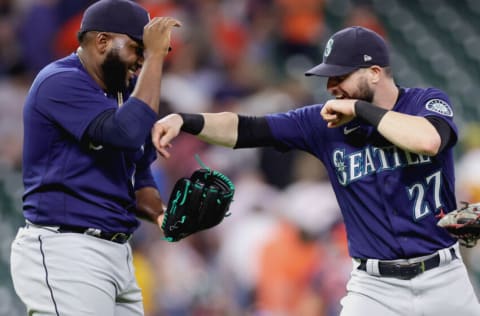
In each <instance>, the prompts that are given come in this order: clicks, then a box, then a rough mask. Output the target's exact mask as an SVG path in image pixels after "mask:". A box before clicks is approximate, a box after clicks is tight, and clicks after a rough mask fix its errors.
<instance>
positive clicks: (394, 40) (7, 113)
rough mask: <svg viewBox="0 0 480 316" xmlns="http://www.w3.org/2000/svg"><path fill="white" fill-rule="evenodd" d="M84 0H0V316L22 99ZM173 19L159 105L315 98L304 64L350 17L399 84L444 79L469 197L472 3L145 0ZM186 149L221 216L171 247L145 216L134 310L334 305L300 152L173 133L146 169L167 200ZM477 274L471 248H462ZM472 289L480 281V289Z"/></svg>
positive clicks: (474, 161) (339, 246)
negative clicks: (231, 192)
mask: <svg viewBox="0 0 480 316" xmlns="http://www.w3.org/2000/svg"><path fill="white" fill-rule="evenodd" d="M92 2H93V1H87V0H76V1H72V0H0V315H9V316H10V315H22V314H24V309H23V307H22V305H21V303H20V302H19V301H18V299H17V298H16V296H15V294H14V292H13V289H12V285H11V280H10V275H9V253H10V243H11V240H12V239H13V237H14V235H15V232H16V229H17V228H18V227H19V226H20V225H21V224H22V217H21V194H22V183H21V145H22V122H21V112H22V106H23V100H24V98H25V95H26V93H27V91H28V88H29V85H30V83H31V80H32V78H33V77H34V75H35V74H36V72H38V70H39V69H40V68H41V67H42V66H44V65H45V64H47V63H48V62H49V61H51V60H53V59H55V58H57V57H60V56H64V55H66V54H69V53H71V52H72V51H73V50H74V49H75V47H76V38H75V32H76V30H77V29H78V25H79V21H80V18H81V12H82V10H83V9H84V8H85V7H86V6H88V5H89V4H90V3H92ZM140 2H141V3H142V4H144V5H145V6H147V7H148V8H149V10H150V12H151V13H152V15H171V16H175V17H177V18H178V19H179V20H181V21H182V22H183V27H182V28H181V29H179V30H174V35H173V47H174V50H173V52H172V54H171V55H170V56H169V58H168V63H167V65H166V71H165V75H164V79H163V83H162V98H163V101H162V112H163V114H165V113H169V112H170V111H187V112H200V111H223V110H230V111H236V112H239V113H243V114H263V113H268V112H273V111H283V110H287V109H289V108H293V107H295V106H301V105H305V104H310V103H315V102H322V101H324V100H326V99H327V98H328V97H329V96H328V95H327V94H326V93H325V88H324V86H325V80H324V79H320V78H309V79H308V80H307V79H306V78H305V77H304V76H303V72H304V70H306V69H308V68H309V67H311V66H312V65H314V64H316V63H318V62H320V60H321V54H322V51H321V47H323V45H324V43H325V42H326V40H327V39H328V37H329V35H331V34H332V32H334V31H336V30H338V29H339V28H342V27H344V26H347V25H363V26H366V27H370V28H372V29H374V30H375V31H377V32H378V33H380V34H381V35H383V36H384V37H385V38H386V39H387V41H388V43H389V44H390V46H391V49H392V61H393V63H392V67H393V71H394V75H395V77H396V79H397V82H398V83H399V84H400V85H405V86H423V87H426V86H435V87H438V88H441V89H443V90H444V91H446V92H447V93H448V94H449V96H450V97H451V101H452V103H453V105H454V109H455V111H456V122H457V124H458V125H459V129H460V133H461V134H460V145H459V146H458V149H457V152H456V153H457V155H456V161H457V183H458V199H459V201H462V200H469V201H480V150H479V149H478V148H480V125H479V123H478V122H479V119H480V106H479V105H478V104H477V103H478V92H477V91H478V87H480V33H479V25H480V1H476V0H450V1H449V0H403V1H402V0H370V1H353V0H262V1H260V0H184V1H181V0H178V1H174V0H170V1H169V0H163V1H162V0H145V1H140ZM195 153H199V154H200V156H201V158H202V159H203V160H204V161H205V162H206V163H207V164H208V165H210V166H212V167H214V168H218V169H219V170H221V171H222V172H224V173H226V174H227V175H229V176H230V177H232V178H233V180H234V182H235V183H236V185H237V193H236V198H235V202H234V204H233V205H232V213H233V215H232V216H231V217H230V218H228V219H226V220H225V221H224V222H223V223H222V224H221V225H220V226H219V227H217V228H215V229H212V230H211V231H208V232H205V233H201V234H198V235H196V236H192V237H190V238H188V239H187V240H184V241H182V242H180V243H177V244H168V243H167V242H165V241H163V240H161V235H160V234H159V232H158V230H157V228H156V227H154V226H153V225H150V224H147V223H143V224H142V227H141V229H140V230H139V231H138V232H137V234H136V236H135V238H134V239H133V241H132V244H133V246H134V250H135V264H136V268H137V273H138V278H139V281H140V283H141V285H142V286H143V288H144V295H145V303H146V314H147V315H149V316H159V315H175V316H176V315H178V316H180V315H327V316H330V315H336V314H337V313H338V309H339V298H340V297H342V295H343V294H344V285H345V282H346V280H347V278H348V274H349V272H350V259H349V258H348V254H347V253H346V245H345V235H344V231H343V226H342V223H341V219H340V217H339V214H338V209H337V206H336V202H335V199H334V197H333V195H332V193H331V191H330V187H329V184H328V182H325V178H324V173H323V169H322V167H321V165H320V164H319V163H318V162H316V161H315V160H314V159H312V157H311V156H309V155H306V154H302V153H289V154H285V155H280V154H278V153H276V152H274V151H272V150H270V149H262V150H258V149H256V150H253V149H252V150H250V149H248V150H247V149H242V150H237V151H235V152H233V150H230V149H223V148H217V147H212V146H208V145H205V144H203V143H200V142H198V141H196V140H195V139H194V138H193V137H191V136H188V135H186V136H182V137H179V138H178V139H177V140H176V141H175V143H174V148H173V150H172V154H173V158H172V159H170V160H168V161H164V160H159V161H158V162H156V163H155V165H154V166H153V171H154V174H155V178H156V180H157V182H158V185H159V188H160V190H161V192H162V194H163V196H164V197H165V198H167V197H168V194H169V192H170V188H171V186H172V182H173V181H174V180H175V179H177V178H178V177H180V176H184V175H187V174H189V173H190V172H191V171H192V170H193V169H194V168H196V167H197V165H196V162H195V160H194V158H193V155H194V154H195ZM465 256H466V261H467V264H468V266H469V269H470V272H471V276H472V281H473V282H474V283H475V284H474V285H475V287H476V288H477V289H478V288H480V287H479V284H480V250H479V247H477V248H474V249H473V250H469V251H466V252H465ZM477 293H478V294H479V295H480V290H478V291H477Z"/></svg>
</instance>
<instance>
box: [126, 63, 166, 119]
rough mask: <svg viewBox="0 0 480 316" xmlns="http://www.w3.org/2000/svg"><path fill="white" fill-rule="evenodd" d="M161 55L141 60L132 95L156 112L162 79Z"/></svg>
mask: <svg viewBox="0 0 480 316" xmlns="http://www.w3.org/2000/svg"><path fill="white" fill-rule="evenodd" d="M162 69H163V57H161V56H153V55H152V56H150V57H148V58H146V59H145V61H144V62H143V66H142V70H141V72H140V75H139V76H138V79H137V84H136V86H135V89H134V90H133V93H132V96H133V97H136V98H138V99H140V100H142V101H143V102H145V103H146V104H148V106H149V107H150V108H151V109H152V110H153V111H155V113H158V106H159V104H160V86H161V79H162V71H163V70H162Z"/></svg>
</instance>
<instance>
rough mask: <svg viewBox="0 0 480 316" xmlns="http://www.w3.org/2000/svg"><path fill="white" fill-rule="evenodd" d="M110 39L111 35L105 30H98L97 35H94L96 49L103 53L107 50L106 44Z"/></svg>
mask: <svg viewBox="0 0 480 316" xmlns="http://www.w3.org/2000/svg"><path fill="white" fill-rule="evenodd" d="M110 41H111V36H110V34H108V33H105V32H98V33H97V36H96V37H95V47H97V50H98V51H99V52H100V53H101V54H104V53H105V52H106V51H107V48H108V45H109V43H110Z"/></svg>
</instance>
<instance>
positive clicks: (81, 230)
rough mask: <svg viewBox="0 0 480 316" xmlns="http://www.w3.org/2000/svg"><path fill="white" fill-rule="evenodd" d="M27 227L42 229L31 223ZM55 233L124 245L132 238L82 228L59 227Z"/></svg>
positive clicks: (128, 235)
mask: <svg viewBox="0 0 480 316" xmlns="http://www.w3.org/2000/svg"><path fill="white" fill-rule="evenodd" d="M29 225H31V226H33V227H44V226H41V225H37V224H32V223H27V224H26V227H28V226H29ZM47 227H48V226H47ZM55 231H57V232H59V233H78V234H85V235H89V236H93V237H97V238H100V239H105V240H108V241H112V242H115V243H117V244H124V243H126V242H127V241H129V240H130V238H131V237H132V234H127V233H112V232H105V231H102V230H100V229H97V228H84V227H77V226H59V227H58V229H55Z"/></svg>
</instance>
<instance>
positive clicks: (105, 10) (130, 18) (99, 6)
mask: <svg viewBox="0 0 480 316" xmlns="http://www.w3.org/2000/svg"><path fill="white" fill-rule="evenodd" d="M149 20H150V17H149V14H148V12H147V10H145V9H144V8H143V7H142V6H140V5H139V4H137V3H135V2H132V1H128V0H100V1H98V2H95V3H94V4H92V5H91V6H89V7H88V8H87V9H86V10H85V12H84V14H83V19H82V23H81V25H80V32H81V33H83V32H88V31H99V32H112V33H119V34H126V35H128V36H130V37H131V38H132V39H134V40H135V41H137V42H141V41H142V39H143V28H144V26H145V25H147V23H148V21H149Z"/></svg>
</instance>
